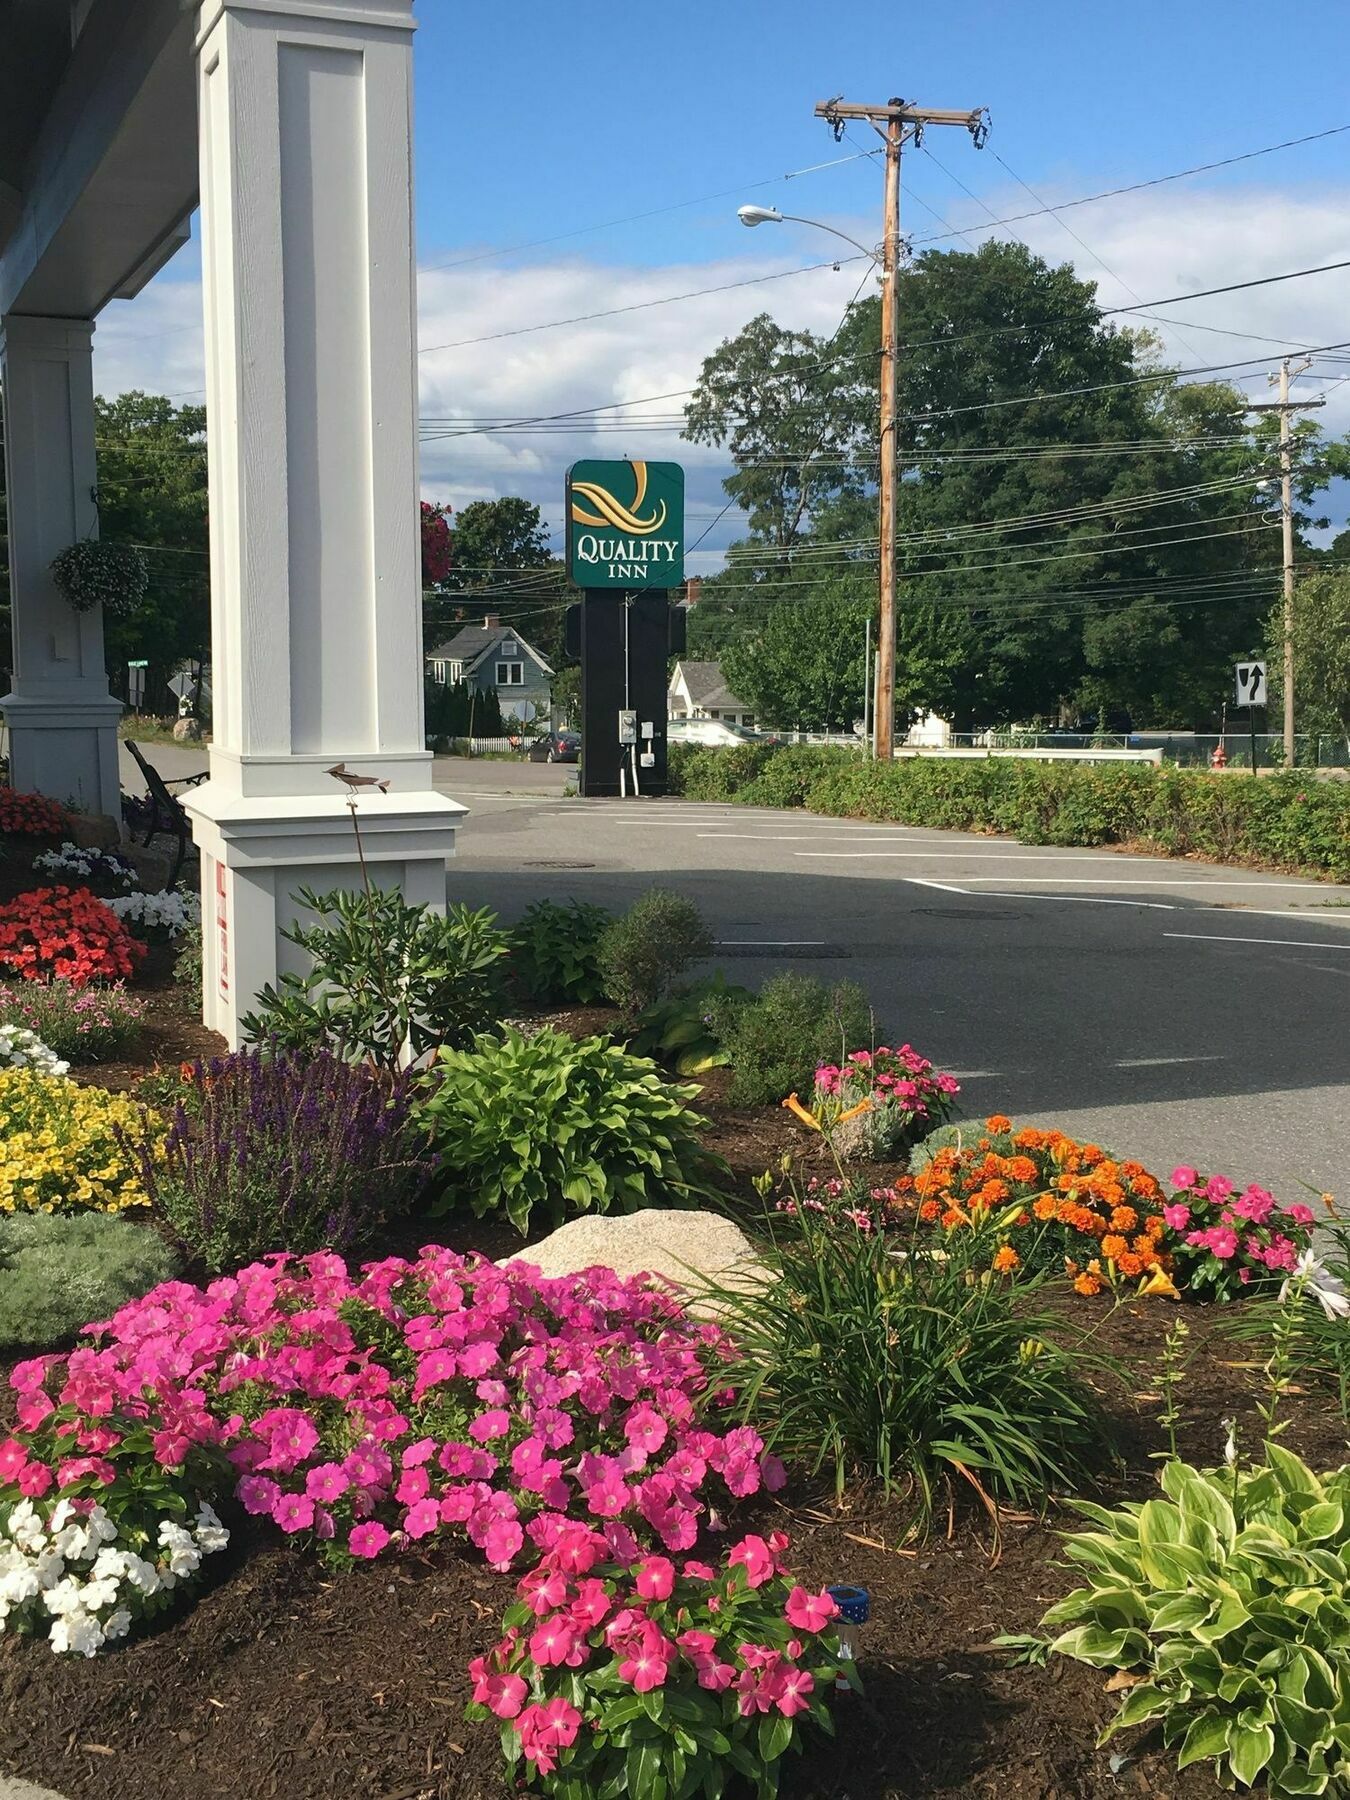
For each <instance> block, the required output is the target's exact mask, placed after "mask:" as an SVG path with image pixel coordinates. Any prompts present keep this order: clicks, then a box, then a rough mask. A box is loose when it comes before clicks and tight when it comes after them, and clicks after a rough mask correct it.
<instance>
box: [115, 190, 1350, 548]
mask: <svg viewBox="0 0 1350 1800" xmlns="http://www.w3.org/2000/svg"><path fill="white" fill-rule="evenodd" d="M911 164H912V168H911V170H909V171H907V176H906V179H907V180H909V181H910V182H911V192H912V194H914V195H917V194H919V193H922V195H923V198H924V199H925V200H927V201H929V202H930V203H931V204H932V205H934V206H936V207H938V208H939V210H940V211H941V212H942V214H943V216H944V218H945V219H946V220H947V221H948V222H949V223H950V224H951V225H953V226H961V227H964V228H965V229H967V230H968V231H970V232H971V234H972V237H973V239H974V240H975V241H979V240H980V239H981V238H983V237H984V236H987V235H988V229H987V217H986V216H985V215H984V214H982V213H980V212H979V210H978V208H976V207H975V206H973V205H972V203H971V202H970V201H969V200H967V199H965V198H964V197H962V196H959V195H958V196H955V197H950V196H949V195H948V194H947V193H944V191H943V190H942V187H941V184H940V181H939V177H938V175H937V173H936V172H935V171H934V170H933V168H932V167H931V165H925V163H924V162H923V160H922V158H912V159H911ZM1041 192H1042V194H1043V197H1044V199H1045V200H1047V201H1050V202H1052V203H1053V202H1054V201H1055V200H1057V199H1062V198H1064V197H1066V196H1065V195H1064V194H1062V193H1061V192H1059V191H1057V190H1054V189H1050V190H1046V189H1042V190H1041ZM987 197H988V198H989V203H990V206H991V207H992V208H993V210H994V211H995V212H996V213H997V214H998V215H999V216H1003V215H1004V214H1011V213H1017V212H1022V211H1025V210H1027V208H1028V207H1030V206H1031V205H1033V204H1034V203H1033V202H1032V201H1031V200H1030V198H1029V197H1028V196H1027V195H1026V194H1025V193H1024V192H1023V191H1021V190H1020V189H1009V190H1005V191H1004V192H1001V193H995V194H990V195H989V196H987ZM1064 216H1065V218H1066V220H1067V221H1068V223H1069V224H1070V225H1071V226H1072V227H1073V230H1074V231H1075V232H1077V233H1078V234H1079V236H1080V237H1081V238H1082V239H1084V240H1085V242H1086V243H1087V244H1089V245H1091V246H1092V252H1093V253H1095V255H1100V256H1101V257H1102V258H1104V259H1105V263H1106V264H1107V265H1108V266H1109V268H1110V269H1111V270H1112V271H1113V273H1112V274H1107V273H1105V272H1104V270H1103V269H1102V267H1101V266H1100V265H1098V264H1097V263H1096V261H1095V258H1094V254H1090V253H1089V252H1088V251H1086V250H1085V249H1084V248H1083V247H1082V246H1081V245H1079V244H1077V243H1075V242H1074V241H1073V239H1072V238H1070V236H1069V235H1068V234H1067V233H1066V232H1065V231H1064V230H1063V229H1062V227H1061V226H1060V225H1058V224H1057V223H1056V221H1055V220H1054V219H1053V218H1048V217H1047V218H1040V219H1031V220H1027V221H1025V222H1023V223H1020V224H1018V225H1017V226H1015V227H1014V228H1013V229H1014V230H1015V231H1017V232H1018V233H1020V234H1021V235H1022V236H1023V237H1024V238H1025V240H1026V241H1027V242H1028V243H1029V244H1030V246H1031V247H1032V248H1033V249H1034V250H1036V251H1038V252H1039V253H1040V254H1042V255H1044V256H1046V257H1047V258H1049V259H1051V260H1053V261H1066V260H1067V261H1072V262H1073V263H1074V264H1075V266H1076V267H1077V269H1078V271H1079V273H1080V274H1081V275H1082V276H1084V277H1085V278H1091V279H1095V280H1096V281H1097V282H1098V288H1099V296H1100V299H1101V301H1102V303H1103V304H1104V305H1106V306H1114V305H1121V304H1126V305H1128V304H1131V302H1132V295H1131V293H1130V292H1129V291H1127V288H1126V285H1125V284H1128V289H1129V290H1133V294H1134V295H1137V296H1139V297H1142V298H1143V299H1144V300H1155V299H1162V298H1164V297H1166V296H1168V295H1171V294H1180V293H1187V292H1191V291H1193V290H1196V289H1199V288H1208V287H1216V286H1221V285H1224V284H1226V283H1229V282H1234V281H1244V280H1251V279H1253V278H1258V277H1260V276H1263V275H1274V274H1282V273H1284V272H1285V271H1287V270H1290V269H1297V268H1307V267H1311V266H1313V265H1316V264H1319V263H1326V262H1334V261H1339V260H1341V259H1342V258H1343V257H1344V256H1345V255H1346V253H1347V252H1346V246H1347V244H1348V243H1350V191H1347V192H1327V193H1317V194H1312V193H1305V192H1280V191H1277V190H1273V189H1270V188H1257V189H1237V188H1231V187H1225V188H1222V189H1215V190H1209V191H1200V192H1183V191H1178V190H1175V189H1163V190H1158V191H1153V192H1149V193H1145V194H1141V195H1136V196H1130V197H1127V198H1125V199H1122V200H1117V201H1112V202H1104V203H1101V204H1098V205H1093V206H1086V207H1078V208H1073V209H1071V210H1070V211H1068V212H1067V213H1066V214H1065V215H1064ZM982 220H983V221H984V225H985V229H981V221H982ZM833 222H836V223H838V224H839V225H840V226H841V227H842V228H843V229H846V230H849V231H850V234H851V235H854V236H857V237H859V238H861V239H862V240H863V241H864V242H869V241H870V240H871V237H872V236H874V235H875V231H876V225H877V220H876V219H875V218H873V219H871V220H866V219H859V218H852V219H845V218H842V217H841V218H839V219H838V220H836V221H833ZM905 222H906V229H907V230H910V231H912V232H913V234H914V236H915V237H916V238H917V239H922V238H924V237H926V236H928V235H929V234H930V232H935V231H938V230H940V229H941V227H940V226H938V225H936V224H935V223H933V221H932V219H931V217H930V216H929V215H927V214H925V213H923V212H922V209H921V208H920V207H919V206H918V205H916V204H914V203H913V201H912V200H911V204H910V205H909V206H908V207H907V210H906V221H905ZM763 236H765V234H760V236H757V237H756V238H755V240H754V245H753V252H751V251H750V249H749V246H747V254H746V255H744V256H741V257H737V258H728V259H725V260H722V261H719V262H712V263H700V264H671V265H667V266H664V267H658V268H624V267H614V266H611V265H608V264H605V265H601V264H597V263H592V262H589V261H587V260H585V259H584V258H581V257H576V256H569V257H566V258H559V259H558V260H556V261H552V262H546V263H535V264H532V265H528V266H524V267H508V266H502V265H497V264H494V263H492V262H491V261H490V260H482V261H477V262H472V263H467V264H464V265H461V266H460V267H459V268H452V269H427V270H424V271H423V272H422V274H421V277H420V281H419V329H420V339H421V342H422V344H423V345H425V346H436V345H441V344H450V343H455V344H459V343H460V341H461V340H464V339H475V338H487V339H488V340H489V341H486V342H480V343H474V344H463V345H461V347H458V348H454V349H445V350H436V351H434V352H433V353H429V354H424V355H423V356H422V357H421V358H420V362H419V367H420V371H421V383H420V389H421V393H420V404H421V411H422V413H423V416H424V419H425V420H427V421H428V422H429V421H433V420H434V421H438V422H440V421H445V422H446V424H445V425H444V427H438V425H433V424H430V423H428V425H427V426H426V430H427V431H429V432H434V431H436V430H437V429H438V428H441V429H445V430H452V429H453V428H454V421H457V420H480V419H484V418H487V417H493V418H497V417H520V416H523V415H527V414H528V415H538V414H550V413H561V412H567V411H570V410H573V409H576V408H580V407H590V406H596V405H612V404H613V403H615V402H618V401H624V400H632V399H635V398H641V397H643V396H647V395H659V394H674V395H675V397H673V398H671V399H667V400H660V401H653V402H652V403H651V404H650V405H649V406H647V407H645V408H640V409H635V410H632V411H626V412H625V413H624V414H622V415H618V414H610V415H608V417H609V418H611V419H612V418H616V417H620V416H622V417H623V418H625V419H627V420H628V421H630V422H633V421H636V420H639V419H643V418H645V419H646V420H647V421H648V423H649V424H650V425H652V426H653V427H655V428H654V429H646V430H642V431H640V432H639V431H632V432H624V431H622V430H620V431H611V430H604V429H599V430H597V429H592V428H590V425H589V423H582V422H579V425H578V428H577V430H576V432H575V433H574V434H573V433H569V434H567V435H562V434H560V433H556V432H550V433H547V434H545V433H536V434H528V433H519V434H513V433H496V434H480V435H473V436H456V437H451V436H448V435H442V436H429V437H428V438H427V439H426V441H425V442H424V447H423V484H424V491H425V492H426V493H427V494H428V495H429V496H434V497H436V498H440V499H447V500H449V501H450V502H451V503H452V504H453V505H455V506H456V507H459V506H463V505H464V504H465V503H466V502H467V501H469V500H473V499H480V498H487V497H491V496H493V495H496V494H501V493H520V494H524V495H526V496H527V497H528V498H529V499H531V500H534V501H536V502H537V503H538V504H539V505H540V506H541V507H542V508H543V510H544V514H545V517H546V518H548V519H549V520H550V522H552V523H555V524H556V523H557V522H558V521H560V519H561V510H562V483H563V471H564V470H565V468H566V466H567V464H568V463H569V462H571V461H573V460H575V459H576V458H577V457H580V456H588V455H613V456H622V455H625V454H641V455H645V456H647V457H649V458H653V459H655V458H659V457H670V458H672V459H675V460H678V461H681V462H683V463H684V464H685V466H686V469H687V471H688V486H689V510H690V514H691V527H692V529H691V536H697V534H698V532H699V531H701V530H702V529H703V526H704V525H705V524H706V523H708V521H709V520H710V518H711V516H712V514H713V513H714V512H716V510H717V509H718V508H719V507H720V506H721V505H722V503H723V496H722V493H721V488H720V481H721V476H722V475H723V474H724V473H725V472H726V463H725V460H724V459H723V458H722V457H721V456H720V455H719V454H718V453H717V452H715V451H711V450H707V449H704V448H703V447H700V446H696V445H689V444H686V443H684V442H683V441H682V440H681V439H680V437H679V429H678V417H677V415H678V414H679V412H680V409H681V407H682V404H683V398H682V395H680V394H679V393H678V390H683V389H687V388H688V387H689V386H690V385H691V383H692V382H693V380H694V379H695V377H696V375H697V373H698V368H699V364H700V362H701V360H702V358H703V357H704V356H705V355H706V354H707V353H708V352H709V351H710V350H712V349H713V348H714V347H715V346H716V345H717V344H718V343H719V342H720V341H721V340H722V339H723V338H724V337H726V336H728V335H730V334H732V333H734V332H735V331H736V330H738V329H739V328H740V326H742V325H743V324H744V323H745V322H746V320H747V319H749V318H750V317H752V316H753V315H754V314H755V313H757V312H760V311H768V312H771V313H772V314H773V315H774V317H775V318H777V319H779V320H780V321H781V322H782V323H784V324H786V325H790V326H794V327H798V328H810V329H812V330H814V331H817V332H828V331H830V330H832V329H833V328H834V326H835V324H836V323H837V321H838V319H839V316H840V314H841V312H842V311H843V308H844V306H845V304H846V303H847V301H848V299H849V298H850V296H851V295H852V294H853V293H854V291H855V289H856V288H857V285H858V282H859V279H860V273H861V270H860V266H859V265H858V264H856V263H845V264H844V265H843V266H842V268H841V269H840V270H839V271H838V272H837V273H836V272H835V271H834V270H832V269H829V268H826V269H823V270H820V271H817V272H815V273H810V274H802V275H796V276H790V277H788V278H786V279H783V280H773V281H767V282H763V283H759V284H757V285H750V286H736V287H730V288H729V289H728V290H727V291H724V292H720V293H709V294H703V295H701V296H700V297H699V298H697V299H691V300H683V301H677V302H675V303H673V304H669V305H657V306H647V305H642V304H641V303H643V302H647V301H652V300H659V299H663V298H664V297H665V296H668V295H671V294H683V293H689V292H692V291H693V290H695V289H702V288H711V287H719V286H724V285H725V284H729V283H735V282H746V281H749V280H750V278H752V277H755V276H762V275H765V274H771V273H776V272H777V271H778V270H781V269H785V268H789V267H792V266H794V265H796V264H797V263H799V262H800V263H804V262H809V261H810V260H812V258H813V257H817V256H819V255H820V254H821V252H822V250H824V252H825V253H828V245H827V243H826V240H824V239H822V238H820V237H818V236H817V235H816V234H814V233H811V232H809V231H801V232H799V233H798V234H797V235H796V236H795V237H793V236H789V235H788V231H787V228H783V230H782V232H781V234H780V233H778V232H777V230H776V234H775V236H774V238H773V240H772V242H769V241H766V242H763V243H761V237H763ZM948 241H949V242H950V244H952V245H953V246H955V247H958V248H959V247H961V245H962V240H961V239H960V238H955V239H951V240H948ZM920 247H922V246H920ZM1346 291H1347V283H1346V279H1345V273H1344V272H1342V273H1340V274H1331V275H1320V276H1312V277H1309V278H1307V279H1305V280H1300V281H1291V282H1279V283H1274V284H1272V285H1271V286H1269V287H1264V288H1254V289H1248V290H1246V291H1245V292H1238V293H1232V294H1226V295H1219V296H1216V297H1214V298H1212V299H1209V300H1202V301H1190V302H1179V303H1176V304H1174V305H1172V306H1170V307H1166V308H1164V309H1162V310H1163V311H1165V313H1166V314H1167V316H1168V318H1171V319H1177V320H1181V321H1185V322H1189V324H1190V330H1189V331H1188V330H1187V326H1186V323H1183V324H1181V325H1179V326H1167V327H1163V326H1158V325H1154V326H1153V329H1156V330H1158V331H1160V332H1161V333H1162V335H1163V340H1164V353H1165V354H1166V356H1167V358H1168V360H1169V361H1176V362H1177V363H1180V364H1182V365H1183V366H1186V367H1190V366H1193V365H1195V364H1197V363H1206V364H1209V363H1228V362H1236V361H1239V360H1240V359H1244V358H1249V357H1257V358H1260V359H1261V360H1260V361H1259V362H1256V363H1253V364H1252V365H1251V366H1250V367H1249V368H1248V369H1247V370H1234V371H1233V372H1232V374H1233V377H1234V378H1235V379H1242V381H1243V385H1244V386H1245V387H1246V389H1247V391H1248V392H1249V393H1251V394H1252V396H1253V398H1257V397H1264V394H1265V377H1266V374H1267V372H1268V370H1269V369H1270V368H1271V367H1273V366H1274V363H1275V361H1276V360H1277V359H1278V356H1279V353H1280V350H1281V348H1282V347H1288V348H1290V349H1293V348H1294V347H1295V346H1296V345H1297V344H1300V343H1303V344H1312V345H1318V344H1329V343H1334V342H1336V341H1337V340H1339V339H1343V338H1347V337H1350V323H1348V322H1347V318H1346V313H1345V307H1344V295H1345V293H1346ZM200 307H201V298H200V290H199V286H198V284H197V282H196V281H195V280H185V279H183V278H182V277H181V276H178V277H175V276H174V273H173V271H172V269H171V270H169V271H167V272H166V274H165V276H163V277H161V278H160V279H159V280H158V281H156V282H155V283H153V284H152V285H151V287H150V288H148V289H147V290H146V292H145V293H144V294H143V295H142V296H141V297H140V298H139V299H138V300H136V301H134V302H132V303H129V304H127V305H117V306H115V307H112V308H110V309H109V311H108V312H107V313H106V314H105V315H104V318H103V320H102V321H101V322H100V326H99V331H98V334H97V336H96V339H95V344H96V364H95V370H96V376H97V379H98V384H99V387H100V389H101V391H103V392H105V393H116V392H120V391H122V390H123V389H125V388H128V387H133V386H135V387H144V388H147V389H150V390H151V391H154V392H160V393H174V394H176V395H178V397H180V398H182V399H185V400H195V399H198V398H200V397H201V395H200V388H201V383H202V373H201V370H202V350H201V327H200ZM622 307H637V308H639V310H632V311H626V312H619V313H617V314H616V315H615V316H612V317H608V318H602V319H595V320H592V321H590V322H587V323H579V324H576V325H568V326H561V327H559V328H556V329H553V330H546V331H538V332H527V331H522V330H521V329H520V328H522V327H527V326H531V325H536V324H538V323H540V322H542V321H547V320H553V319H569V318H574V317H577V316H578V315H581V314H585V313H595V312H602V311H603V312H609V311H611V309H614V308H622ZM1140 322H1141V323H1145V322H1147V321H1140ZM1148 323H1151V322H1148ZM1201 327H1215V328H1222V331H1220V330H1217V329H1215V330H1203V329H1201ZM516 332H519V335H505V336H499V335H498V334H502V333H516ZM1229 332H1233V333H1240V332H1249V333H1254V334H1257V336H1258V338H1269V339H1271V340H1274V341H1272V342H1270V343H1262V342H1259V341H1252V340H1251V339H1249V338H1244V337H1242V336H1237V335H1233V336H1229V335H1226V334H1227V333H1229ZM1341 354H1343V355H1346V356H1350V351H1347V352H1342V353H1341ZM1318 369H1319V372H1321V371H1325V374H1324V375H1323V376H1322V378H1321V379H1320V380H1319V381H1317V382H1311V381H1310V382H1308V383H1305V384H1303V388H1302V390H1301V391H1305V392H1314V391H1317V389H1318V388H1319V387H1322V386H1325V385H1326V380H1327V379H1329V378H1332V377H1334V375H1335V374H1338V373H1340V374H1350V361H1347V362H1343V363H1340V364H1335V365H1333V364H1330V363H1327V362H1325V361H1321V362H1319V364H1318ZM1321 419H1322V422H1323V424H1324V425H1325V427H1326V428H1327V429H1328V430H1329V431H1332V432H1334V433H1343V432H1345V431H1346V430H1347V428H1350V382H1347V383H1346V384H1345V385H1344V386H1343V387H1341V388H1339V389H1337V390H1336V391H1335V392H1334V393H1332V394H1330V395H1329V403H1328V405H1327V407H1326V409H1325V411H1324V412H1323V413H1322V414H1321ZM731 528H732V520H731V519H728V520H726V521H724V522H723V525H722V526H721V527H720V528H719V529H718V530H717V531H716V533H715V534H714V535H713V536H712V537H711V538H710V540H709V542H710V543H713V544H721V543H725V542H726V540H727V537H728V536H729V535H730V534H731Z"/></svg>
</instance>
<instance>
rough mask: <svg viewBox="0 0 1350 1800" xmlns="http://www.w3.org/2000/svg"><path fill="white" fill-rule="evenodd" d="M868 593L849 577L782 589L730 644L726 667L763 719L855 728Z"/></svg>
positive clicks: (785, 725)
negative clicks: (795, 591)
mask: <svg viewBox="0 0 1350 1800" xmlns="http://www.w3.org/2000/svg"><path fill="white" fill-rule="evenodd" d="M874 610H875V603H874V601H873V599H872V596H871V594H870V593H867V592H860V591H859V589H858V588H857V587H856V586H854V585H852V584H850V583H849V582H847V581H846V580H839V579H833V580H828V581H822V582H821V583H820V585H819V586H817V587H813V588H812V589H811V590H810V591H809V592H808V593H805V594H803V595H801V596H800V597H797V596H793V595H789V594H784V595H783V596H781V597H780V598H778V599H776V600H773V601H770V602H768V603H766V604H765V605H764V606H762V607H761V608H760V609H759V613H758V617H757V618H756V620H755V622H754V623H753V625H752V626H750V627H749V628H748V629H747V630H746V631H745V632H744V633H743V634H742V635H741V636H739V637H738V638H737V639H736V640H735V641H734V642H733V643H732V644H731V645H730V646H729V647H728V649H727V653H726V655H725V656H724V657H723V659H722V673H723V675H724V676H725V677H726V681H727V684H728V686H729V687H730V688H731V689H732V691H733V692H734V693H736V694H738V695H739V696H740V698H741V699H742V700H744V701H747V702H748V703H749V704H750V705H751V706H752V707H753V708H754V711H755V717H756V719H757V720H758V722H759V723H760V724H763V725H771V726H776V727H778V728H780V729H782V730H801V731H850V730H852V728H853V725H854V723H855V722H856V721H857V720H859V719H861V717H862V711H863V693H864V689H865V686H866V680H867V675H866V670H867V663H866V653H865V635H866V627H867V621H868V619H869V618H871V616H872V613H873V611H874Z"/></svg>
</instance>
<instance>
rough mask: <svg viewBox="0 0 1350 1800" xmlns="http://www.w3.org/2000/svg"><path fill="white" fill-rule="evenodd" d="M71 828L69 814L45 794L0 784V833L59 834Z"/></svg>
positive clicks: (56, 835)
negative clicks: (20, 791)
mask: <svg viewBox="0 0 1350 1800" xmlns="http://www.w3.org/2000/svg"><path fill="white" fill-rule="evenodd" d="M69 828H70V814H69V813H68V812H67V811H66V809H65V807H64V806H58V805H57V803H56V801H55V800H49V799H48V798H47V796H46V795H45V794H20V793H17V792H16V791H15V790H14V789H13V788H12V787H0V837H35V838H52V837H54V838H59V837H61V836H62V835H63V834H64V833H65V832H66V831H67V830H68V829H69Z"/></svg>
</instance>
